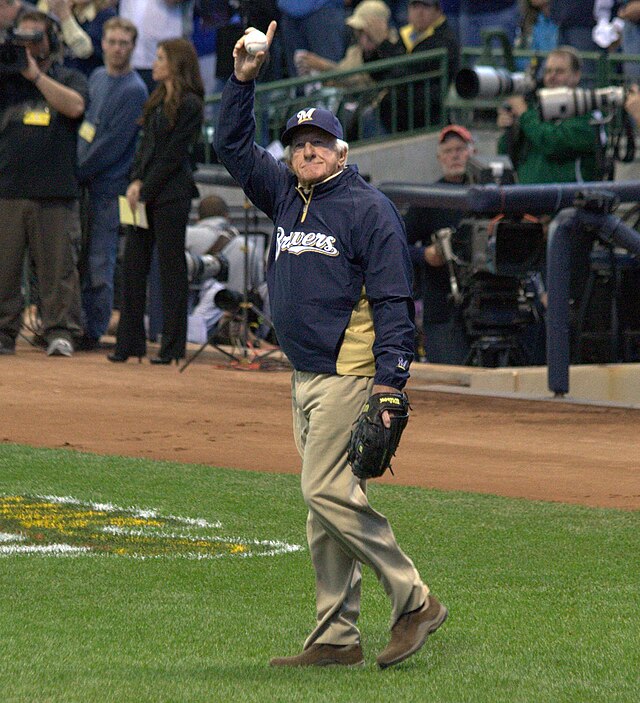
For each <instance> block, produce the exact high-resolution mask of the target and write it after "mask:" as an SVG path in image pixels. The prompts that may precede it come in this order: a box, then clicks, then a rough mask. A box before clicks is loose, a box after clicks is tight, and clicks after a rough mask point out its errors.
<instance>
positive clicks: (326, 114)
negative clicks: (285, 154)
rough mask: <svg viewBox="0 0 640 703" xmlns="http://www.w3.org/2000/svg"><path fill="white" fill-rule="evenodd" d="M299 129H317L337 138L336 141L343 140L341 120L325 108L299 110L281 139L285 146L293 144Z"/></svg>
mask: <svg viewBox="0 0 640 703" xmlns="http://www.w3.org/2000/svg"><path fill="white" fill-rule="evenodd" d="M298 127H317V128H318V129H321V130H323V131H325V132H328V133H329V134H331V135H332V136H334V137H336V139H342V138H343V136H342V135H343V132H342V125H341V124H340V120H339V119H338V118H337V117H336V116H335V115H334V114H333V112H331V110H325V109H324V108H323V107H305V108H303V109H302V110H298V112H296V114H295V115H294V116H293V117H290V118H289V120H288V122H287V126H286V128H285V130H284V132H283V133H282V137H280V141H281V142H282V143H283V144H284V146H288V145H289V144H291V140H292V139H293V135H294V133H295V131H296V130H297V129H298Z"/></svg>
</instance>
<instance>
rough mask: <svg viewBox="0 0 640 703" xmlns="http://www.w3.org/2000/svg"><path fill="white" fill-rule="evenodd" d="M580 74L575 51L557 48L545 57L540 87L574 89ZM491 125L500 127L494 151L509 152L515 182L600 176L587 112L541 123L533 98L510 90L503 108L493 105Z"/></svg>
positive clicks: (567, 181) (579, 179)
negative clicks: (529, 100)
mask: <svg viewBox="0 0 640 703" xmlns="http://www.w3.org/2000/svg"><path fill="white" fill-rule="evenodd" d="M581 75H582V72H581V61H580V57H579V56H578V54H577V53H576V51H575V50H574V49H572V48H571V47H568V46H567V47H560V48H558V49H554V51H552V52H551V53H550V54H549V56H548V57H547V60H546V63H545V66H544V74H543V83H544V87H545V88H576V87H577V86H578V84H579V83H580V78H581ZM497 124H498V126H499V127H503V128H505V133H504V134H503V136H502V137H501V138H500V140H499V142H498V153H500V154H509V156H510V157H511V160H512V161H513V164H514V166H515V167H516V171H517V173H518V181H519V182H520V183H522V184H526V183H572V182H574V181H595V180H599V178H600V177H601V174H599V173H598V169H597V164H596V150H597V142H596V137H597V135H596V130H595V127H594V126H593V125H592V124H591V115H590V114H585V115H579V116H576V117H569V118H567V119H564V120H558V121H556V122H544V121H543V120H542V119H541V118H540V114H539V111H538V105H537V102H536V103H535V104H531V105H529V104H528V103H527V101H526V100H525V98H524V97H522V96H520V95H514V96H512V97H510V98H507V107H506V109H505V108H500V109H499V110H498V122H497Z"/></svg>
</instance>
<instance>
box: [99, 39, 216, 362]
mask: <svg viewBox="0 0 640 703" xmlns="http://www.w3.org/2000/svg"><path fill="white" fill-rule="evenodd" d="M153 78H154V80H156V81H157V82H158V87H157V88H156V89H155V90H154V91H153V93H151V95H150V96H149V99H148V100H147V102H146V103H145V105H144V109H143V114H142V125H143V137H142V144H141V146H140V149H139V151H138V154H137V155H136V158H135V161H134V164H133V169H132V174H131V175H132V181H131V183H130V184H129V187H128V189H127V200H128V201H129V205H130V206H131V208H132V210H133V211H134V212H135V210H136V208H137V206H138V203H139V202H141V203H145V204H146V212H147V219H148V222H149V229H142V228H139V227H138V228H133V229H132V230H131V231H130V232H129V234H128V235H127V240H126V245H125V252H124V262H123V291H122V304H121V309H120V324H119V325H118V334H117V343H116V349H115V352H114V353H113V354H110V355H109V357H108V358H109V360H110V361H113V362H123V361H126V360H127V359H128V358H129V357H130V356H137V357H138V358H139V359H141V358H142V357H143V356H144V355H145V354H146V335H145V329H144V311H145V303H146V290H147V275H148V273H149V267H150V265H151V256H152V252H153V245H154V243H155V244H156V245H157V247H158V260H159V264H160V285H161V290H162V318H163V319H162V343H161V346H160V352H159V355H158V356H157V357H155V358H152V359H151V363H153V364H170V363H171V362H172V361H173V360H174V359H175V360H176V363H177V360H178V359H181V358H182V357H184V353H185V344H186V337H187V299H188V292H189V288H188V281H187V267H186V263H185V256H184V243H185V231H186V226H187V222H188V219H189V211H190V209H191V199H192V198H193V197H196V196H197V195H198V190H197V188H196V186H195V183H194V180H193V173H192V169H191V161H190V151H191V148H192V146H193V144H194V143H195V141H196V140H197V138H198V136H199V134H200V129H201V125H202V117H203V96H204V89H203V85H202V79H201V77H200V70H199V67H198V57H197V55H196V52H195V49H194V48H193V45H192V44H191V43H190V42H188V41H186V40H185V39H167V40H165V41H162V42H160V43H159V44H158V50H157V54H156V60H155V62H154V64H153Z"/></svg>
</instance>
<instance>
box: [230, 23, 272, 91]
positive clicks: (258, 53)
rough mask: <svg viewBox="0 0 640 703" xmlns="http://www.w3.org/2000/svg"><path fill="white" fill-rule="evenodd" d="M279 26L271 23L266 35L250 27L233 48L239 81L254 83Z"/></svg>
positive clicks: (235, 69) (234, 66) (235, 71)
mask: <svg viewBox="0 0 640 703" xmlns="http://www.w3.org/2000/svg"><path fill="white" fill-rule="evenodd" d="M277 26H278V25H277V23H276V22H270V23H269V28H268V29H267V33H266V34H264V33H263V32H261V31H260V30H259V29H254V28H253V27H249V28H248V29H246V30H245V33H244V36H242V37H240V39H238V41H237V42H236V45H235V46H234V47H233V61H234V63H233V72H234V74H235V77H236V78H237V79H238V80H239V81H243V82H247V81H252V80H254V79H255V78H256V77H257V75H258V73H259V72H260V67H261V66H262V64H263V63H264V62H265V61H266V59H267V54H268V51H269V47H270V46H271V42H272V41H273V35H274V34H275V33H276V28H277Z"/></svg>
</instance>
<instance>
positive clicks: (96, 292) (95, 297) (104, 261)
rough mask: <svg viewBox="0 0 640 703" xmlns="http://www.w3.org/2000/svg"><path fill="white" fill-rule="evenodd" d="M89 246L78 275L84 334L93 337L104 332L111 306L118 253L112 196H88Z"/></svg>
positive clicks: (116, 217)
mask: <svg viewBox="0 0 640 703" xmlns="http://www.w3.org/2000/svg"><path fill="white" fill-rule="evenodd" d="M89 207H90V214H89V247H88V256H87V267H86V271H85V273H84V275H83V278H82V311H83V313H84V329H85V334H86V335H87V336H88V337H92V338H93V339H100V337H101V336H102V335H103V334H104V333H105V332H106V331H107V328H108V326H109V320H110V319H111V309H112V307H113V277H114V273H115V269H116V257H117V253H118V236H119V232H120V217H119V212H118V198H117V196H115V195H90V196H89Z"/></svg>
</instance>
